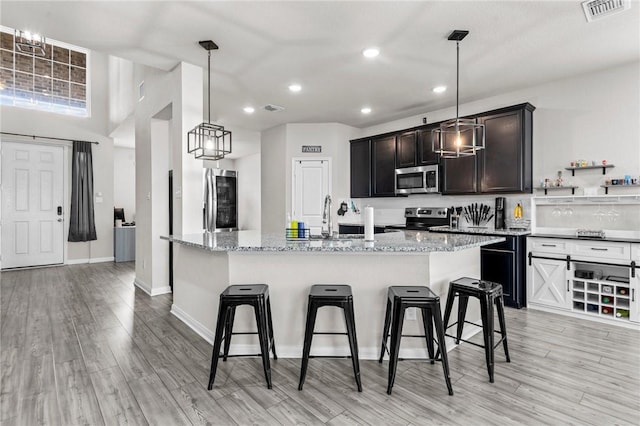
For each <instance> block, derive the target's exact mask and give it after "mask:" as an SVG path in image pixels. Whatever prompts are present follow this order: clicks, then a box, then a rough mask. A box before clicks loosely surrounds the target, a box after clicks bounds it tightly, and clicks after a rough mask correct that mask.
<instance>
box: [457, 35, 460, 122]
mask: <svg viewBox="0 0 640 426" xmlns="http://www.w3.org/2000/svg"><path fill="white" fill-rule="evenodd" d="M459 105H460V42H459V41H456V121H457V120H458V119H459V117H460V114H459V113H458V108H459Z"/></svg>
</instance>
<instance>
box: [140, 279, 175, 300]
mask: <svg viewBox="0 0 640 426" xmlns="http://www.w3.org/2000/svg"><path fill="white" fill-rule="evenodd" d="M133 285H135V286H136V287H138V288H139V289H140V290H142V291H144V292H145V293H147V294H148V295H149V296H151V297H153V296H159V295H161V294H167V293H171V287H169V286H168V285H166V286H164V287H159V288H155V289H154V288H151V286H150V285H149V284H147V283H145V282H144V281H142V280H140V279H138V277H136V278H135V279H134V280H133Z"/></svg>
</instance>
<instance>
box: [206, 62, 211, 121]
mask: <svg viewBox="0 0 640 426" xmlns="http://www.w3.org/2000/svg"><path fill="white" fill-rule="evenodd" d="M208 52H209V55H208V56H207V110H208V112H209V115H208V117H207V120H208V123H209V124H211V50H209V51H208Z"/></svg>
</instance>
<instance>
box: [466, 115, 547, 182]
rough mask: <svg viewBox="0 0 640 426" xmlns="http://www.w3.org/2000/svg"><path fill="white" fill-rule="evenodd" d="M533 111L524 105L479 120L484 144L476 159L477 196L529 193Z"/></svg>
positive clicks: (481, 117)
mask: <svg viewBox="0 0 640 426" xmlns="http://www.w3.org/2000/svg"><path fill="white" fill-rule="evenodd" d="M534 109H535V107H534V106H533V105H531V104H528V103H527V104H522V105H516V106H513V107H509V108H503V109H500V110H496V111H491V112H488V113H484V114H482V115H480V116H478V123H480V124H484V126H485V144H486V147H485V149H484V150H482V151H480V152H479V155H478V176H479V181H480V188H479V189H480V192H484V193H508V192H531V191H532V167H531V163H532V136H533V110H534Z"/></svg>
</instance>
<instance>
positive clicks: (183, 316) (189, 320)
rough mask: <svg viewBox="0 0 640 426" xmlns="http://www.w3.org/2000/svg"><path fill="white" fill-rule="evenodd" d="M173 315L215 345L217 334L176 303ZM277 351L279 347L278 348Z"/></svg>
mask: <svg viewBox="0 0 640 426" xmlns="http://www.w3.org/2000/svg"><path fill="white" fill-rule="evenodd" d="M171 313H172V314H173V316H174V317H176V318H178V319H179V320H180V321H182V322H183V323H185V324H186V325H187V326H188V327H189V328H190V329H192V330H193V331H195V332H196V334H197V335H198V336H200V337H202V338H203V339H204V340H206V341H207V342H208V343H209V344H210V345H213V338H214V336H215V333H214V332H213V331H211V330H209V329H208V328H207V327H205V326H204V325H203V324H202V323H201V322H199V321H198V320H196V319H195V318H193V317H192V316H191V315H189V314H188V313H186V312H185V311H183V310H182V309H180V308H179V307H178V306H176V304H175V303H172V304H171ZM276 349H277V346H276Z"/></svg>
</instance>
